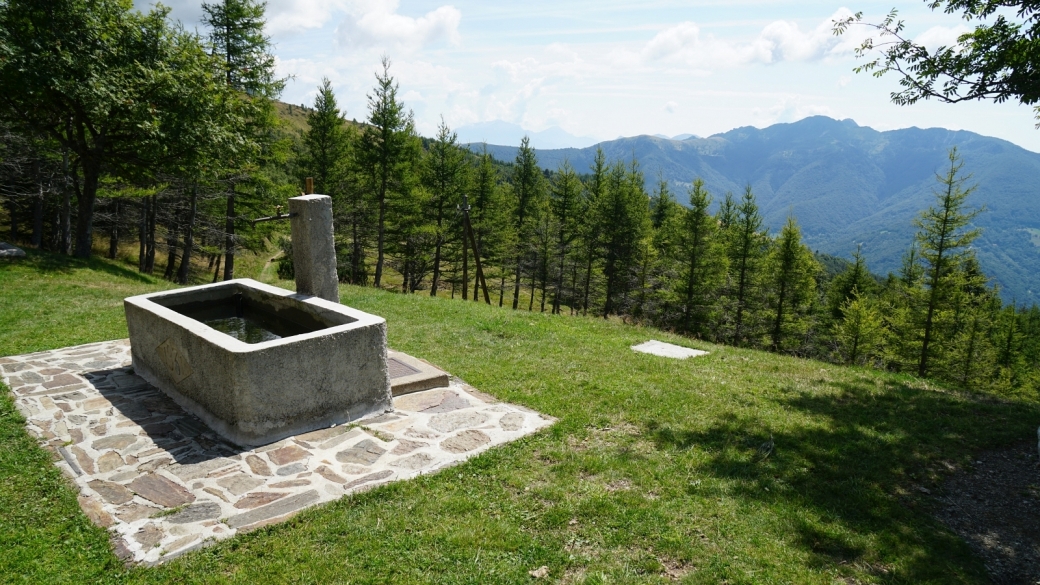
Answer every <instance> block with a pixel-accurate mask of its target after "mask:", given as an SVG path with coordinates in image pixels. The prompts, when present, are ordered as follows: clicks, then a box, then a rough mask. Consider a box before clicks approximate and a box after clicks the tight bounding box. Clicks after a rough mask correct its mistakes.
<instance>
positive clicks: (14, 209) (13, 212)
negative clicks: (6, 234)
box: [7, 199, 18, 243]
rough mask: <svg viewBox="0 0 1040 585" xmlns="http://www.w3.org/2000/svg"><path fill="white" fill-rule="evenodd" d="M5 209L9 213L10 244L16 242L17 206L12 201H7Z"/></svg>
mask: <svg viewBox="0 0 1040 585" xmlns="http://www.w3.org/2000/svg"><path fill="white" fill-rule="evenodd" d="M7 208H8V209H9V210H10V212H11V243H15V242H17V241H18V206H17V205H15V202H14V199H8V200H7Z"/></svg>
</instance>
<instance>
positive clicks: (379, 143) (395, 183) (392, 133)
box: [358, 57, 420, 287]
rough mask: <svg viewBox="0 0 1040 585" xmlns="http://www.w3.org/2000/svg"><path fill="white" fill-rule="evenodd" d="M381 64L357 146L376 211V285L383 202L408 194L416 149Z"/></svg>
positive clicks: (382, 250)
mask: <svg viewBox="0 0 1040 585" xmlns="http://www.w3.org/2000/svg"><path fill="white" fill-rule="evenodd" d="M382 66H383V71H382V73H376V86H375V88H374V89H373V91H372V93H371V94H369V95H368V113H369V116H368V123H369V125H368V127H366V128H365V131H364V133H363V134H362V138H361V141H360V144H359V145H358V146H359V159H360V161H359V162H360V163H361V165H362V168H364V169H366V170H367V171H368V173H369V181H368V183H369V188H370V190H371V195H372V199H373V200H374V204H375V208H376V214H377V220H376V272H375V282H374V284H375V286H376V287H379V286H381V285H382V281H383V263H384V259H385V244H386V223H387V205H388V204H389V203H391V202H392V200H394V199H401V198H406V197H407V196H408V193H409V190H410V188H411V187H410V183H411V182H412V178H413V177H412V171H413V167H414V165H415V163H416V161H417V159H418V156H419V150H420V145H419V142H418V139H417V138H416V136H415V125H414V122H413V119H412V114H411V112H406V111H405V109H404V104H403V103H401V102H400V101H398V99H397V90H398V84H397V82H396V81H394V78H393V77H391V76H390V59H389V58H388V57H383V59H382Z"/></svg>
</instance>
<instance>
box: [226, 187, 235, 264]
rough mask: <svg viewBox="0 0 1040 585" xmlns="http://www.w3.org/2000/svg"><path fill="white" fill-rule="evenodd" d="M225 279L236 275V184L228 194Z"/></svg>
mask: <svg viewBox="0 0 1040 585" xmlns="http://www.w3.org/2000/svg"><path fill="white" fill-rule="evenodd" d="M224 233H225V234H226V235H225V237H224V253H225V255H224V280H231V279H232V278H234V277H235V186H234V184H232V185H231V189H230V190H229V191H228V196H227V217H226V220H225V222H224Z"/></svg>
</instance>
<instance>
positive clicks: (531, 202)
mask: <svg viewBox="0 0 1040 585" xmlns="http://www.w3.org/2000/svg"><path fill="white" fill-rule="evenodd" d="M512 183H513V197H514V204H513V206H512V208H513V231H514V233H515V234H516V243H517V247H516V277H515V279H514V280H513V309H514V310H516V308H517V307H518V306H519V304H520V271H521V269H522V268H523V260H524V256H525V252H526V249H527V244H528V243H529V238H530V236H531V234H532V231H533V230H532V226H533V224H534V222H535V221H536V220H537V217H536V216H535V213H537V210H538V208H539V206H540V205H541V200H542V198H543V197H544V192H545V189H544V186H543V185H544V183H543V179H542V173H541V171H540V170H539V169H538V159H537V158H536V157H535V153H534V149H533V148H531V141H530V139H529V138H528V137H527V136H524V138H523V139H522V140H521V141H520V148H519V150H517V153H516V162H515V163H514V166H513V177H512ZM531 294H532V295H533V294H534V290H533V289H532V291H531Z"/></svg>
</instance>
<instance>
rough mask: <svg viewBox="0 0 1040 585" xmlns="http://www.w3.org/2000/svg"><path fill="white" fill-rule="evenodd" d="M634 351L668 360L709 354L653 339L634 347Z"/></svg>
mask: <svg viewBox="0 0 1040 585" xmlns="http://www.w3.org/2000/svg"><path fill="white" fill-rule="evenodd" d="M632 350H633V351H638V352H640V353H648V354H651V355H659V356H661V357H666V358H675V359H679V360H684V359H686V358H691V357H697V356H700V355H708V352H706V351H702V350H699V349H691V348H689V347H682V346H681V345H675V344H672V343H665V342H663V341H657V340H656V339H651V340H650V341H647V342H646V343H640V344H639V345H633V346H632Z"/></svg>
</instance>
